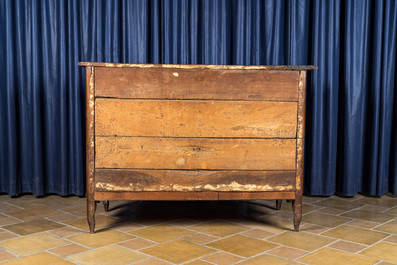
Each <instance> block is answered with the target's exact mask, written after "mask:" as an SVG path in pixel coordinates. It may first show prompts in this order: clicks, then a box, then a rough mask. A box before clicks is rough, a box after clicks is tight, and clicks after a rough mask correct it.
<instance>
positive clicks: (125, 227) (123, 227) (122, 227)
mask: <svg viewBox="0 0 397 265" xmlns="http://www.w3.org/2000/svg"><path fill="white" fill-rule="evenodd" d="M143 227H144V226H143V225H139V224H134V223H131V222H123V223H120V224H117V226H115V227H113V229H117V230H119V231H121V232H130V231H132V230H136V229H139V228H143Z"/></svg>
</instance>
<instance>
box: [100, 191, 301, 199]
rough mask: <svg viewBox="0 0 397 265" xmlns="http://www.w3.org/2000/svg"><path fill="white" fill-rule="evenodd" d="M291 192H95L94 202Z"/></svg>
mask: <svg viewBox="0 0 397 265" xmlns="http://www.w3.org/2000/svg"><path fill="white" fill-rule="evenodd" d="M293 198H295V192H293V191H275V192H272V191H264V192H261V191H258V192H216V191H204V192H194V191H193V192H180V191H175V192H172V191H169V192H164V191H147V192H146V191H144V192H113V191H107V192H101V191H98V192H95V200H97V201H103V200H112V201H126V200H131V201H159V200H160V201H198V200H201V201H213V200H223V201H227V200H276V199H281V200H291V199H293Z"/></svg>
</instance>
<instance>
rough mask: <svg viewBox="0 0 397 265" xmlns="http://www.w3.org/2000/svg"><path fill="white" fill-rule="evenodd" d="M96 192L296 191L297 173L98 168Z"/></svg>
mask: <svg viewBox="0 0 397 265" xmlns="http://www.w3.org/2000/svg"><path fill="white" fill-rule="evenodd" d="M95 190H96V191H294V190H295V171H201V170H200V171H183V170H126V169H96V171H95Z"/></svg>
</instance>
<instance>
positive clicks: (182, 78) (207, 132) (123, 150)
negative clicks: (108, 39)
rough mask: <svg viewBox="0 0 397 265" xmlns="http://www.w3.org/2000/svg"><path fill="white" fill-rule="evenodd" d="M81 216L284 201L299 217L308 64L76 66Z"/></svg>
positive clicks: (92, 219)
mask: <svg viewBox="0 0 397 265" xmlns="http://www.w3.org/2000/svg"><path fill="white" fill-rule="evenodd" d="M79 65H81V66H85V67H86V82H87V83H86V84H87V93H86V96H87V101H86V103H87V107H86V112H87V127H86V128H87V131H86V132H87V174H86V175H87V213H88V223H89V227H90V232H91V233H93V232H94V229H95V206H96V202H98V201H109V200H279V201H281V200H284V199H287V200H292V202H293V211H294V227H295V230H296V231H298V230H299V224H300V221H301V218H302V174H303V158H304V157H303V156H304V150H303V149H304V124H305V90H306V73H307V71H309V70H313V69H316V67H314V66H220V65H150V64H112V63H90V62H81V63H79Z"/></svg>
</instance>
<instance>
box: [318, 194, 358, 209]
mask: <svg viewBox="0 0 397 265" xmlns="http://www.w3.org/2000/svg"><path fill="white" fill-rule="evenodd" d="M314 205H317V206H324V207H330V208H336V209H340V210H345V211H348V210H353V209H355V208H358V207H361V206H364V204H362V203H357V202H351V203H346V201H344V200H342V199H338V198H336V197H331V198H328V199H325V200H322V201H319V202H316V203H314Z"/></svg>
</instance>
